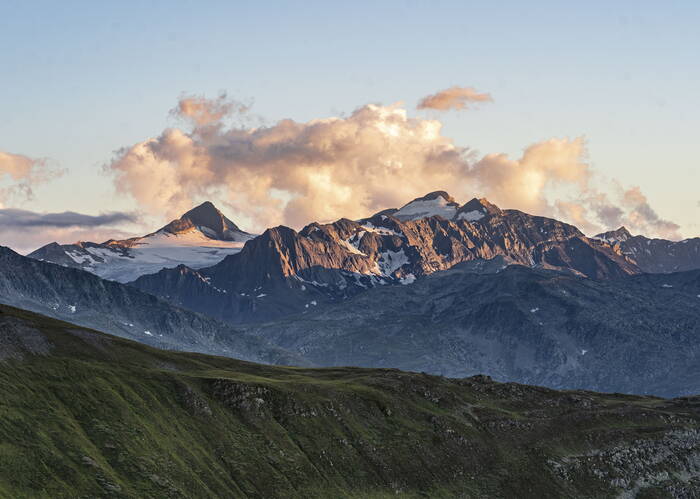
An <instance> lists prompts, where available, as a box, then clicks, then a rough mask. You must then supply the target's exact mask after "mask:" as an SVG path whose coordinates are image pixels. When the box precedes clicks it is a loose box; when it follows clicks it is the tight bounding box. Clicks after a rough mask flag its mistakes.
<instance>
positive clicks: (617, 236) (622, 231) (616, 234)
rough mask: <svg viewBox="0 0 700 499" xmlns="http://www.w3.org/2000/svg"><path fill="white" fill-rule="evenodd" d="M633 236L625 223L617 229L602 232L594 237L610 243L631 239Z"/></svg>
mask: <svg viewBox="0 0 700 499" xmlns="http://www.w3.org/2000/svg"><path fill="white" fill-rule="evenodd" d="M632 237H633V236H632V234H630V231H628V230H627V227H625V226H624V225H623V226H622V227H620V228H619V229H617V230H610V231H608V232H603V233H601V234H598V235H596V236H594V237H593V238H594V239H600V240H601V241H605V242H608V243H611V244H612V243H624V242H625V241H627V240H628V239H631V238H632Z"/></svg>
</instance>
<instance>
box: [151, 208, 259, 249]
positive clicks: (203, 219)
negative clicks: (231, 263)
mask: <svg viewBox="0 0 700 499" xmlns="http://www.w3.org/2000/svg"><path fill="white" fill-rule="evenodd" d="M193 228H196V229H199V230H200V231H201V232H202V233H203V234H204V235H205V236H207V237H209V238H211V239H219V240H221V241H237V240H239V239H240V236H241V235H247V234H246V233H245V232H243V231H242V230H241V229H239V228H238V226H237V225H236V224H235V223H233V222H232V221H231V220H229V219H228V218H226V216H225V215H224V214H223V213H221V211H219V210H218V209H217V208H216V206H214V204H213V203H211V202H210V201H205V202H204V203H202V204H200V205H199V206H197V207H195V208H192V209H191V210H190V211H188V212H187V213H185V214H184V215H182V216H181V217H180V218H178V219H177V220H173V221H172V222H170V223H169V224H168V225H166V226H165V227H163V228H162V229H160V231H159V232H161V231H164V232H170V233H171V234H179V233H182V232H185V231H188V230H190V229H193Z"/></svg>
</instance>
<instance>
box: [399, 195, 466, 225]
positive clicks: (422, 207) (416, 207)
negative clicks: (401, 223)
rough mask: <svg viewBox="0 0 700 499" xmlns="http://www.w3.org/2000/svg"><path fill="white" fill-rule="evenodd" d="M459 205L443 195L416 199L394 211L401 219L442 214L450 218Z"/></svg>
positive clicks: (415, 218)
mask: <svg viewBox="0 0 700 499" xmlns="http://www.w3.org/2000/svg"><path fill="white" fill-rule="evenodd" d="M457 208H458V205H457V204H456V203H454V202H450V201H448V200H447V199H445V198H444V197H442V196H437V197H435V198H434V199H416V200H414V201H411V202H410V203H408V204H407V205H405V206H404V207H403V208H401V209H399V211H397V212H396V213H394V215H393V216H394V217H396V218H398V219H399V220H418V219H421V218H427V217H433V216H441V217H443V218H446V219H448V220H451V219H452V218H454V216H455V214H456V213H457Z"/></svg>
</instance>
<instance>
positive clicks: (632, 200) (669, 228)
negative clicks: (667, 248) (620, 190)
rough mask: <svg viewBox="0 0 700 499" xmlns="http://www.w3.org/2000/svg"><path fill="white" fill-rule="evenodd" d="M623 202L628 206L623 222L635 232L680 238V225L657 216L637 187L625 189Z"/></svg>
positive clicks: (667, 237) (666, 237)
mask: <svg viewBox="0 0 700 499" xmlns="http://www.w3.org/2000/svg"><path fill="white" fill-rule="evenodd" d="M623 203H624V205H625V206H626V207H627V208H628V212H627V214H626V219H625V224H627V225H629V226H631V227H634V228H635V230H636V231H637V232H639V233H642V234H652V235H656V236H659V237H662V238H665V239H680V237H681V236H680V233H679V229H680V226H679V225H678V224H676V223H673V222H671V221H669V220H664V219H662V218H661V217H659V215H658V214H657V213H656V211H654V209H653V208H652V207H651V206H650V205H649V201H648V200H647V197H646V196H645V195H644V194H643V193H642V191H641V190H640V189H639V187H632V188H631V189H628V190H627V191H625V193H624V195H623Z"/></svg>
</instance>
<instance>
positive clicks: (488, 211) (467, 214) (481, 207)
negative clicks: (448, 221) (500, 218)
mask: <svg viewBox="0 0 700 499" xmlns="http://www.w3.org/2000/svg"><path fill="white" fill-rule="evenodd" d="M498 213H501V209H500V208H499V207H498V206H496V205H495V204H493V203H491V202H489V200H488V199H486V198H481V199H477V198H474V199H472V200H471V201H469V202H467V203H465V204H464V205H463V206H462V207H461V208H460V209H459V210H457V219H458V220H467V221H468V222H475V221H477V220H481V219H482V218H484V217H485V216H487V215H496V214H498Z"/></svg>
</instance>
